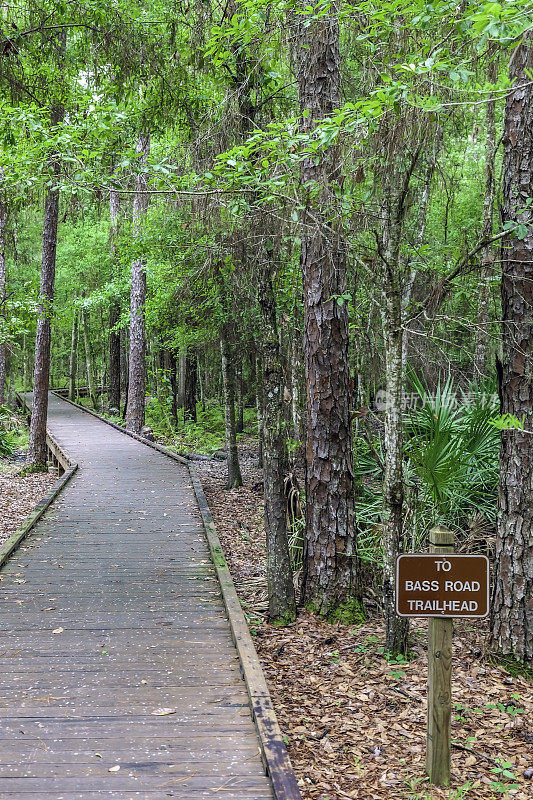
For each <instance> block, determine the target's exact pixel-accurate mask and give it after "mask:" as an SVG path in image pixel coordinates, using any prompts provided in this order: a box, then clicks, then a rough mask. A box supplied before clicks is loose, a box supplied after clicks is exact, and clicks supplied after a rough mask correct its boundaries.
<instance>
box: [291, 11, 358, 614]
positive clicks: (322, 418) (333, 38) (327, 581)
mask: <svg viewBox="0 0 533 800" xmlns="http://www.w3.org/2000/svg"><path fill="white" fill-rule="evenodd" d="M295 28H296V44H295V61H296V72H297V80H298V94H299V102H300V111H301V114H302V120H303V121H302V127H303V129H304V131H306V132H311V131H312V129H313V127H314V126H315V124H316V123H318V122H320V121H321V120H322V119H324V118H325V117H327V116H329V115H331V114H332V112H333V111H334V110H335V109H336V108H339V106H340V66H339V22H338V17H337V15H336V7H335V5H334V4H332V6H331V9H330V13H329V15H328V16H324V17H321V18H319V19H312V18H310V17H307V16H305V15H303V16H300V17H298V22H296V23H295ZM341 177H342V176H341V154H340V151H339V149H338V147H336V146H333V147H329V148H328V149H327V150H326V151H325V152H323V153H322V154H321V155H319V156H318V157H316V156H313V157H312V158H308V159H306V160H305V161H304V163H303V165H302V180H303V183H304V185H305V187H306V200H305V211H304V213H303V220H302V250H301V268H302V273H303V304H304V347H305V374H306V390H307V442H306V480H305V489H306V531H305V541H304V562H303V582H302V597H303V600H304V602H305V603H306V605H307V606H308V607H311V608H313V609H314V610H315V611H317V612H319V613H321V614H324V615H327V616H328V617H334V616H335V615H339V614H342V615H343V617H344V618H346V619H348V618H349V617H350V614H352V613H354V614H357V613H359V612H360V608H359V603H360V589H359V577H358V561H357V550H356V523H355V513H354V480H353V463H352V459H353V445H352V430H351V416H350V365H349V358H348V349H349V335H348V309H347V305H346V304H345V303H342V302H338V298H339V296H342V295H343V294H345V292H346V287H347V279H346V251H345V242H344V240H343V235H342V229H341V225H340V223H339V222H338V221H337V220H338V216H339V208H338V204H337V203H336V201H335V194H334V191H335V189H337V190H339V189H340V187H341V186H342V179H341Z"/></svg>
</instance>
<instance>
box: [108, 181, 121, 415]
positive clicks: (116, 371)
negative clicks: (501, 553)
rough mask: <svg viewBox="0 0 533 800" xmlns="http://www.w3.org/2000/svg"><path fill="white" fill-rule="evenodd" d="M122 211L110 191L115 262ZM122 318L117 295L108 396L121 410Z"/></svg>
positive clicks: (111, 318) (113, 308) (111, 312)
mask: <svg viewBox="0 0 533 800" xmlns="http://www.w3.org/2000/svg"><path fill="white" fill-rule="evenodd" d="M119 212H120V196H119V195H118V194H117V192H110V193H109V214H110V217H111V229H110V232H109V238H110V244H111V248H110V249H111V261H112V263H113V264H114V262H115V260H116V255H117V246H116V237H117V235H118V219H119ZM119 319H120V305H119V303H118V300H117V299H116V298H115V297H112V298H111V302H110V305H109V392H108V396H107V400H108V406H109V408H113V409H117V410H118V411H119V412H120V331H115V330H113V329H114V327H115V325H116V324H117V322H118V321H119Z"/></svg>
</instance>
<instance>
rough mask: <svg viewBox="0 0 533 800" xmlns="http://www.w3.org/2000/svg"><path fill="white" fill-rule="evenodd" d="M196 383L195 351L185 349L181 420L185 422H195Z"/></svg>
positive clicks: (196, 362)
mask: <svg viewBox="0 0 533 800" xmlns="http://www.w3.org/2000/svg"><path fill="white" fill-rule="evenodd" d="M197 383H198V359H197V358H196V353H195V351H194V350H193V349H192V348H191V347H188V348H187V355H186V357H185V391H184V398H183V399H184V405H183V418H184V420H185V422H196V388H197Z"/></svg>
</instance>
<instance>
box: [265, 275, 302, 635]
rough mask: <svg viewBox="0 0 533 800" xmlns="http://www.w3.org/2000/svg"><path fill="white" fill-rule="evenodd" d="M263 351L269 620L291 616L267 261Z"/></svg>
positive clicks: (279, 392)
mask: <svg viewBox="0 0 533 800" xmlns="http://www.w3.org/2000/svg"><path fill="white" fill-rule="evenodd" d="M259 306H260V309H261V322H262V336H263V342H262V345H263V347H262V351H263V442H264V444H263V467H264V471H263V475H264V486H265V530H266V541H267V548H266V549H267V583H268V606H269V618H270V622H271V623H274V624H276V623H278V624H280V623H285V624H286V623H288V622H293V621H294V620H295V619H296V599H295V595H294V584H293V580H292V569H291V562H290V556H289V544H288V536H287V501H286V497H285V476H286V474H287V470H288V458H287V444H286V440H285V433H284V419H283V386H284V381H283V370H282V362H281V353H280V345H279V337H278V329H277V321H276V303H275V300H274V292H273V290H272V280H271V274H270V270H269V266H268V265H265V268H264V270H263V274H262V276H261V279H260V284H259Z"/></svg>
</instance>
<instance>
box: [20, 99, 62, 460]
mask: <svg viewBox="0 0 533 800" xmlns="http://www.w3.org/2000/svg"><path fill="white" fill-rule="evenodd" d="M63 116H64V110H63V109H62V108H53V109H52V112H51V125H52V127H54V126H55V125H58V124H59V123H60V122H61V121H62V120H63ZM49 163H50V166H51V169H52V174H53V179H52V180H53V185H52V186H51V187H50V189H49V190H48V192H47V194H46V199H45V204H44V219H43V249H42V260H41V287H40V294H39V316H38V319H37V333H36V336H35V365H34V373H33V400H32V408H31V422H30V441H29V445H28V452H27V455H26V463H27V464H28V465H31V466H36V467H39V466H40V467H45V466H46V462H47V458H48V450H47V446H46V418H47V414H48V390H49V387H50V355H51V354H50V345H51V328H50V323H51V319H52V311H53V303H54V282H55V274H56V249H57V225H58V221H59V189H57V188H56V184H57V182H58V180H59V175H60V171H61V165H60V161H59V158H58V156H57V155H55V154H54V155H53V156H52V157H51V158H50V162H49Z"/></svg>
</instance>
